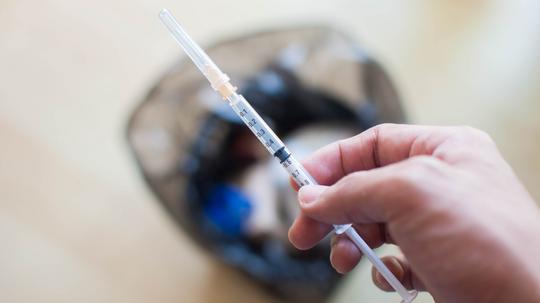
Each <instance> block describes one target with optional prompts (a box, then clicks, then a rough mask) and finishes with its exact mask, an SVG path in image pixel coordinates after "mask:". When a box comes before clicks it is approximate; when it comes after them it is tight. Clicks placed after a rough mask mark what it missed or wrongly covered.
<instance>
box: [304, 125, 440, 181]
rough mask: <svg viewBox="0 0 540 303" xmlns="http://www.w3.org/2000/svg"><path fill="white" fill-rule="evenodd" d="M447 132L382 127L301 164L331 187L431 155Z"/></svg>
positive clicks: (330, 147)
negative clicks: (355, 176) (347, 178)
mask: <svg viewBox="0 0 540 303" xmlns="http://www.w3.org/2000/svg"><path fill="white" fill-rule="evenodd" d="M445 129H446V128H444V127H437V126H419V125H400V124H380V125H377V126H375V127H372V128H370V129H368V130H366V131H364V132H362V133H361V134H359V135H356V136H354V137H351V138H348V139H344V140H340V141H337V142H334V143H331V144H329V145H327V146H325V147H323V148H321V149H319V150H317V151H316V152H315V153H314V154H313V155H311V156H310V157H308V158H306V159H305V160H303V161H302V164H303V165H304V166H305V168H306V169H307V170H308V171H309V173H310V174H311V175H312V176H313V177H314V178H315V180H317V182H318V183H319V184H321V185H332V184H334V183H335V182H337V181H338V180H339V179H341V178H342V177H344V176H346V175H348V174H350V173H352V172H355V171H360V170H368V169H373V168H377V167H381V166H386V165H389V164H392V163H395V162H399V161H402V160H405V159H407V158H410V157H412V156H418V155H431V154H432V153H433V151H434V150H435V148H436V147H437V146H438V145H439V144H440V143H441V142H443V141H444V139H445V138H447V137H448V135H449V134H450V132H449V131H445ZM295 188H296V189H298V188H297V187H295Z"/></svg>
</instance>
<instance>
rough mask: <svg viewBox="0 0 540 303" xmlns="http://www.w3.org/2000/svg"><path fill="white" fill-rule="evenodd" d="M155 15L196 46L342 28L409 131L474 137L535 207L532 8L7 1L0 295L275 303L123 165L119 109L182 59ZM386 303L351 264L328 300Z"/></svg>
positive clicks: (0, 37) (538, 34) (538, 41)
mask: <svg viewBox="0 0 540 303" xmlns="http://www.w3.org/2000/svg"><path fill="white" fill-rule="evenodd" d="M162 7H167V8H169V9H170V10H171V11H172V12H173V13H174V14H175V15H176V17H177V18H178V19H179V20H181V21H182V24H183V25H184V26H185V27H186V28H187V29H188V31H189V32H190V34H191V35H192V36H193V37H194V39H195V40H197V41H200V42H201V44H202V45H209V44H212V43H214V42H216V41H221V40H223V39H226V38H230V37H237V36H241V35H245V34H250V33H252V32H254V31H259V30H267V29H273V28H276V27H279V28H286V27H288V26H296V25H305V24H322V25H329V26H332V27H334V28H337V29H339V30H341V31H343V32H346V33H347V34H349V35H350V36H351V37H352V38H353V39H355V40H356V41H358V42H359V43H361V45H362V46H363V47H364V48H365V49H366V50H367V51H368V52H369V54H370V55H371V56H372V57H374V58H375V59H377V60H378V61H379V62H380V63H382V65H383V66H384V67H385V68H386V71H387V72H388V73H389V75H390V77H391V78H392V79H393V82H394V84H395V86H396V87H397V90H398V92H399V95H400V96H401V99H402V102H403V106H404V108H405V111H406V112H407V115H408V117H409V121H411V122H413V123H419V124H439V125H461V124H467V125H472V126H475V127H478V128H481V129H484V130H485V131H487V132H488V133H490V134H491V135H492V136H493V138H494V139H495V141H496V142H497V143H498V145H499V147H500V149H501V151H502V153H503V155H504V156H505V158H506V159H507V160H508V161H509V162H510V164H511V165H512V166H513V167H514V169H515V170H516V173H517V174H518V176H519V177H520V178H521V180H522V181H523V182H524V183H525V185H526V187H527V188H528V190H529V191H530V192H531V193H532V195H533V196H534V197H535V198H536V199H537V200H539V199H540V187H539V186H538V185H537V183H538V179H539V177H540V157H539V155H540V143H539V142H538V140H537V138H539V136H540V119H539V115H540V101H539V100H540V85H538V84H539V83H540V56H539V55H538V54H540V2H538V1H534V0H517V1H503V0H500V1H497V0H477V1H428V0H424V1H420V0H417V1H415V0H413V1H397V0H395V1H394V0H392V1H345V0H337V1H332V2H330V1H318V2H314V1H294V2H293V1H244V0H241V1H240V0H239V1H231V2H230V3H227V2H223V1H220V2H218V1H204V0H200V1H196V2H191V1H161V2H156V1H147V0H139V1H129V2H128V1H123V0H117V1H103V0H97V1H91V2H90V1H86V2H83V1H67V0H43V1H29V0H17V1H14V0H3V1H0V81H1V82H0V138H2V141H1V143H0V155H2V161H1V169H0V181H1V183H0V241H1V243H2V244H0V301H2V302H33V301H37V300H40V301H41V302H72V301H74V300H76V301H78V302H113V301H114V302H130V303H132V302H155V301H159V302H279V301H278V300H277V299H275V298H273V297H271V296H269V295H268V294H267V293H265V292H264V291H262V290H261V289H260V288H258V287H256V286H255V285H254V284H253V283H252V281H250V280H249V279H248V278H246V277H245V276H244V275H241V274H239V273H238V272H236V271H233V270H231V269H230V268H229V267H227V266H224V265H223V264H222V263H220V262H218V261H216V260H215V259H214V258H212V257H211V255H209V254H207V253H206V252H205V251H204V250H202V249H201V248H199V247H198V246H196V245H194V244H193V242H192V241H191V239H190V238H189V237H188V236H187V235H186V234H185V233H184V232H181V231H180V230H179V229H178V227H177V225H175V223H174V222H173V220H171V218H170V217H169V216H168V215H167V214H166V213H165V212H164V211H163V209H162V207H161V206H160V205H159V203H158V202H157V201H156V198H155V197H154V195H152V194H151V192H150V191H149V189H148V186H147V185H146V183H145V181H144V180H143V179H142V178H141V175H140V173H139V171H138V169H137V166H136V165H135V163H134V160H133V157H132V156H131V155H130V150H129V147H128V145H127V143H126V138H125V129H126V125H127V121H128V119H129V117H130V115H131V114H132V112H133V110H134V108H136V106H137V105H138V104H139V103H140V102H141V101H142V100H143V99H144V97H145V96H146V94H147V92H148V91H149V89H150V88H152V87H153V86H154V85H155V84H156V82H157V81H158V80H159V79H160V78H161V77H162V75H163V73H164V72H165V71H167V70H169V69H170V67H171V65H173V64H174V63H175V62H177V61H178V59H179V58H180V57H182V56H183V54H182V53H181V52H180V50H179V48H178V46H177V45H176V44H175V43H174V42H173V41H172V39H171V37H170V36H169V35H168V33H167V32H166V31H165V30H164V28H163V26H162V25H161V24H160V23H159V21H158V19H157V13H158V11H159V10H160V9H161V8H162ZM379 252H380V253H385V250H384V249H383V250H382V251H379ZM397 299H398V298H397V296H395V295H392V294H384V293H382V292H380V291H378V290H377V289H376V288H375V287H374V286H373V285H372V284H371V281H370V265H369V264H367V263H365V262H362V263H361V264H360V266H359V267H358V268H357V269H356V270H355V271H354V272H353V273H352V274H350V275H348V276H347V277H346V278H345V279H344V281H343V283H341V284H340V285H339V286H338V288H337V290H336V291H335V292H334V293H333V294H332V296H331V297H330V299H329V301H330V302H350V301H352V300H354V301H357V302H397V301H398V300H397ZM419 302H432V301H431V298H430V297H429V296H428V295H423V296H422V297H421V298H420V300H419Z"/></svg>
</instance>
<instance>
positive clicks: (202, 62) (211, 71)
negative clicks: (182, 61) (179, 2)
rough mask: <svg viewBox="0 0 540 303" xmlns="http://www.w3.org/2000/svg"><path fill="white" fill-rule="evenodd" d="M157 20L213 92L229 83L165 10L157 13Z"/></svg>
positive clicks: (226, 77)
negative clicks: (208, 83)
mask: <svg viewBox="0 0 540 303" xmlns="http://www.w3.org/2000/svg"><path fill="white" fill-rule="evenodd" d="M159 19H160V20H161V22H163V24H164V25H165V27H167V29H168V30H169V32H170V33H171V35H172V36H173V37H174V40H176V42H178V44H180V46H181V47H182V48H183V49H184V51H185V52H186V54H187V55H188V56H189V58H190V59H191V60H192V61H193V63H195V65H196V66H197V68H198V69H199V70H200V71H201V72H202V73H203V74H204V76H205V77H206V78H207V79H208V81H209V82H210V84H211V85H212V88H213V89H214V90H219V89H220V88H221V87H222V86H223V85H225V84H227V83H228V82H229V80H230V79H229V77H228V76H227V75H226V74H224V73H223V72H222V71H221V70H220V69H219V68H218V67H217V65H216V64H215V63H214V61H212V59H210V57H208V55H207V54H206V53H205V52H204V51H203V50H202V49H201V47H200V46H199V45H198V44H197V43H195V41H193V39H191V37H190V36H189V35H188V34H187V33H186V31H184V29H183V28H182V26H181V25H180V24H179V23H178V21H176V19H175V18H174V17H173V15H172V14H171V13H170V12H169V11H168V10H167V9H162V10H161V11H160V12H159Z"/></svg>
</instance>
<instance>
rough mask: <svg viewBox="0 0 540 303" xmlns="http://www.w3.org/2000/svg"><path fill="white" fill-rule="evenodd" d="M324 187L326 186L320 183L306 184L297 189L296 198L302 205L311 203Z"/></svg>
mask: <svg viewBox="0 0 540 303" xmlns="http://www.w3.org/2000/svg"><path fill="white" fill-rule="evenodd" d="M325 189H326V187H325V186H321V185H306V186H304V187H302V188H300V191H298V200H299V201H300V203H301V204H303V205H308V204H312V203H314V202H315V201H317V199H318V198H319V196H320V195H321V194H322V192H323V191H324V190H325Z"/></svg>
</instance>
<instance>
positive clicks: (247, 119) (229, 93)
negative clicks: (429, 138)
mask: <svg viewBox="0 0 540 303" xmlns="http://www.w3.org/2000/svg"><path fill="white" fill-rule="evenodd" d="M159 18H160V19H161V21H162V22H163V24H164V25H165V26H166V27H167V29H168V30H169V31H170V32H171V34H172V36H173V37H174V39H175V40H176V41H177V42H178V44H180V46H182V48H183V49H184V51H185V52H186V53H187V55H188V56H189V57H190V58H191V60H192V61H193V62H194V63H195V65H196V66H197V68H199V70H200V71H201V72H202V73H203V74H204V75H205V76H206V78H207V79H208V81H209V82H210V85H211V86H212V88H213V89H214V90H215V91H217V92H218V93H219V94H220V95H221V97H222V98H223V99H224V100H227V101H229V105H230V106H231V108H232V109H233V110H234V112H235V113H236V114H237V115H238V116H239V117H240V118H241V119H242V121H243V122H244V123H245V124H246V125H247V126H248V127H249V129H250V130H251V131H252V132H253V134H255V136H256V137H257V139H259V141H261V143H262V144H263V145H264V146H265V147H266V149H267V150H268V151H269V152H270V154H271V155H273V156H274V157H275V158H277V159H278V160H279V162H280V163H281V165H282V166H283V168H285V170H286V171H287V173H288V174H289V175H290V176H291V177H292V178H293V180H294V181H295V182H296V184H298V186H299V187H302V186H304V185H308V184H317V182H316V181H315V179H314V178H313V177H312V176H311V175H310V174H309V173H308V172H307V171H306V170H305V168H304V167H303V166H302V165H301V164H300V163H299V162H298V161H297V160H296V159H295V158H294V157H293V156H292V155H291V153H290V152H289V150H288V149H287V147H286V146H285V144H283V142H282V141H281V140H280V139H279V138H278V136H276V134H275V133H274V132H273V131H272V129H271V128H270V127H269V126H268V125H267V124H266V122H264V120H263V119H262V118H261V116H259V114H258V113H257V112H256V111H255V110H254V109H253V107H251V105H250V104H249V102H247V101H246V99H245V98H244V97H243V96H242V95H240V94H237V93H236V87H234V86H233V85H232V84H231V83H230V79H229V77H228V76H227V75H226V74H224V73H223V72H222V71H221V70H220V69H219V68H218V67H217V65H216V64H215V63H214V62H213V61H212V60H211V59H210V57H208V55H207V54H206V53H205V52H204V51H203V50H202V49H201V48H200V47H199V45H197V43H195V42H194V41H193V40H192V39H191V37H189V35H188V34H187V33H186V32H185V31H184V29H183V28H182V27H181V26H180V24H178V22H177V21H176V19H175V18H174V17H173V16H172V15H171V13H170V12H169V11H168V10H166V9H163V10H162V11H161V12H160V13H159ZM334 231H335V233H336V234H338V235H339V234H346V235H347V236H348V237H349V238H350V239H351V241H352V242H354V243H355V245H356V246H357V247H358V248H359V249H360V251H361V252H362V253H363V254H364V256H366V257H367V258H368V259H369V261H371V263H372V264H373V265H374V266H375V268H377V270H378V271H379V273H381V275H382V276H383V277H384V278H385V279H386V281H388V283H389V284H390V285H391V286H392V287H393V288H394V289H395V290H396V292H397V293H398V294H399V295H400V296H401V298H402V299H403V300H402V301H401V302H403V303H409V302H412V301H413V300H414V298H416V295H417V292H416V291H414V290H413V291H408V290H407V289H406V288H405V287H404V286H403V285H402V284H401V282H400V281H399V280H398V279H397V278H396V277H395V276H394V274H392V272H391V271H390V270H389V269H388V268H387V267H386V265H384V263H383V262H382V261H381V259H379V257H377V255H376V254H375V252H374V251H373V250H372V249H371V248H370V247H369V245H367V243H366V242H365V241H364V240H363V239H362V237H360V235H358V233H357V232H356V230H355V229H354V228H353V227H352V225H351V224H344V225H334Z"/></svg>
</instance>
